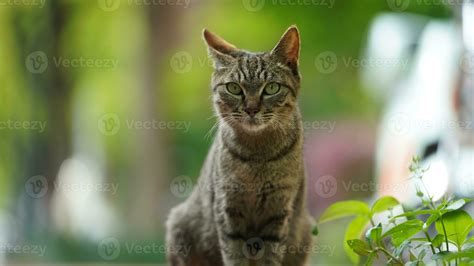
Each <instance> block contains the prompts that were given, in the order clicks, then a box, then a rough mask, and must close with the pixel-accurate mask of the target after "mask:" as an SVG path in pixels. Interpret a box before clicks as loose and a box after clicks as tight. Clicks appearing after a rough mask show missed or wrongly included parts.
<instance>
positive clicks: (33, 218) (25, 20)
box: [13, 1, 71, 232]
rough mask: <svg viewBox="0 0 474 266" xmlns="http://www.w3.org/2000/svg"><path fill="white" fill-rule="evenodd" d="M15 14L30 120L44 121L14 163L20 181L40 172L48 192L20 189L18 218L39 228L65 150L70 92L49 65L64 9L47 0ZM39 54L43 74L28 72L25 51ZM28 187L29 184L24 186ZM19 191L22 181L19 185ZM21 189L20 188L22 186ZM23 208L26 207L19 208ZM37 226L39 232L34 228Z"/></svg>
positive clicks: (31, 227) (56, 52)
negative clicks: (33, 194) (42, 57)
mask: <svg viewBox="0 0 474 266" xmlns="http://www.w3.org/2000/svg"><path fill="white" fill-rule="evenodd" d="M16 11H17V12H16V13H15V14H16V16H15V17H14V22H13V24H14V25H15V27H16V28H15V32H16V38H17V40H16V43H17V44H18V47H19V49H18V50H19V52H20V59H21V60H22V62H21V65H23V66H25V70H24V71H25V72H24V73H25V80H26V85H27V88H26V89H27V90H31V95H32V99H31V101H30V102H29V103H25V104H28V105H30V106H31V112H32V114H31V120H32V121H43V120H46V129H45V132H43V133H38V132H34V131H31V132H30V134H29V140H28V141H29V142H28V143H27V145H26V146H27V147H28V148H27V150H25V151H24V153H23V154H25V156H24V157H23V158H21V159H20V160H19V161H20V162H19V163H18V165H23V166H26V167H25V168H24V169H23V173H24V176H23V177H24V179H23V182H28V179H29V178H30V177H33V176H37V175H42V176H44V177H45V178H46V181H47V187H46V186H45V187H44V188H43V189H46V188H47V189H48V190H47V191H48V192H47V193H46V194H45V195H44V196H42V197H40V198H35V197H31V195H28V193H25V195H24V197H22V198H23V199H24V201H22V202H21V203H20V204H21V205H20V206H21V207H22V208H21V210H22V213H21V216H22V218H24V219H25V225H26V226H27V227H28V228H27V230H31V231H36V232H41V230H42V229H44V228H45V227H46V226H48V225H50V224H51V223H50V220H49V219H50V217H51V216H50V212H51V210H50V208H49V206H50V204H49V202H50V199H51V195H52V192H53V189H54V182H55V179H56V175H57V173H58V169H59V167H60V166H61V163H62V162H63V160H64V159H65V158H67V156H68V155H69V154H70V137H71V134H70V119H69V115H70V112H69V110H70V90H69V89H68V88H69V87H68V86H65V84H64V80H65V79H64V78H63V75H62V74H63V71H62V70H61V69H57V68H56V66H55V65H54V61H53V57H58V56H60V51H59V40H60V34H61V32H62V26H63V24H64V23H63V20H64V17H65V14H66V13H65V12H64V10H62V8H61V6H60V5H59V3H58V2H57V1H51V2H47V3H46V5H45V7H44V8H42V9H39V8H38V9H32V10H30V9H27V10H25V9H18V10H16ZM36 51H41V52H43V53H44V54H45V55H46V57H47V59H46V60H48V67H47V68H46V69H45V71H44V72H40V73H32V72H31V70H29V69H28V67H27V64H28V61H27V60H28V59H30V58H29V55H30V54H31V53H33V52H36ZM26 185H29V184H26ZM19 187H21V188H22V189H23V188H25V184H20V186H19ZM22 192H25V190H24V189H23V190H22ZM23 208H26V210H25V211H24V212H23ZM35 229H39V230H35Z"/></svg>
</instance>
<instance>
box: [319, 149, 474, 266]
mask: <svg viewBox="0 0 474 266" xmlns="http://www.w3.org/2000/svg"><path fill="white" fill-rule="evenodd" d="M409 169H410V172H411V173H412V178H416V179H419V180H420V181H421V182H420V183H421V184H422V185H423V186H424V183H423V175H424V173H425V172H426V171H427V170H428V169H423V168H422V167H421V166H420V158H419V157H414V158H413V160H412V163H411V165H410V168H409ZM425 191H427V190H426V188H425ZM417 196H418V197H419V198H420V199H421V203H422V207H420V208H418V209H415V210H411V211H407V210H403V206H401V205H400V203H399V202H398V200H397V199H395V198H394V197H390V196H386V197H382V198H379V199H378V200H377V201H376V202H375V203H374V204H373V205H372V206H371V207H370V206H369V205H367V203H365V202H362V201H357V200H347V201H340V202H336V203H334V204H332V205H331V206H329V207H328V208H327V209H326V210H325V212H324V213H323V214H322V215H321V217H320V219H319V224H321V223H325V222H328V221H332V220H335V219H340V218H344V217H349V216H355V218H354V219H353V220H352V221H351V222H350V223H349V225H348V227H347V229H346V233H345V236H344V250H345V251H346V254H347V255H348V256H349V258H350V259H351V261H352V262H353V263H354V264H359V263H360V258H361V257H366V261H365V264H366V265H372V262H373V260H374V258H379V256H380V255H381V254H383V255H384V256H385V257H386V258H387V259H388V264H390V265H424V261H425V262H426V261H430V262H433V261H436V262H438V263H439V264H442V265H450V264H451V263H453V262H454V263H455V264H456V265H458V264H461V265H474V237H473V236H471V237H469V233H470V232H471V230H472V227H473V219H472V217H471V216H470V215H469V214H468V213H467V212H465V211H463V210H461V208H462V207H463V206H464V205H465V204H466V203H468V202H470V201H471V199H457V200H455V199H453V198H446V197H445V198H443V199H442V200H440V201H438V202H435V201H433V198H432V197H431V196H430V195H428V193H427V195H426V196H425V195H424V193H423V192H422V191H421V190H420V189H419V188H417ZM396 206H400V209H402V213H401V214H397V215H394V211H393V209H394V207H396ZM382 212H388V213H389V215H388V217H387V219H386V220H385V221H384V222H383V223H378V224H375V222H374V215H375V214H377V213H382ZM419 217H425V218H419ZM400 220H403V221H402V222H400ZM433 226H434V228H435V229H436V232H437V234H436V235H430V234H429V228H430V227H433ZM313 232H314V233H315V234H316V233H317V232H318V231H317V229H315V230H314V231H313ZM364 232H365V234H364ZM419 234H421V235H423V236H424V237H416V236H417V235H419Z"/></svg>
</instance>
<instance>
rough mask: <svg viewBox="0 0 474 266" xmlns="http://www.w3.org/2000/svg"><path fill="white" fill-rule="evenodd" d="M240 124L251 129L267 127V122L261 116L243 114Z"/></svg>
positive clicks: (257, 129) (256, 129)
mask: <svg viewBox="0 0 474 266" xmlns="http://www.w3.org/2000/svg"><path fill="white" fill-rule="evenodd" d="M239 124H240V125H241V126H242V128H244V129H246V130H249V131H259V130H261V129H263V128H265V127H267V123H266V122H265V121H264V119H262V118H261V117H259V116H253V117H252V116H243V117H241V119H239Z"/></svg>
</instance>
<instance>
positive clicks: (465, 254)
mask: <svg viewBox="0 0 474 266" xmlns="http://www.w3.org/2000/svg"><path fill="white" fill-rule="evenodd" d="M461 258H470V259H474V247H473V248H468V249H465V250H463V251H459V252H450V251H441V252H439V253H436V254H434V255H433V256H431V259H433V260H439V259H441V260H444V261H450V260H454V259H461Z"/></svg>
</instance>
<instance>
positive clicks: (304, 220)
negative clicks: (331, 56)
mask: <svg viewBox="0 0 474 266" xmlns="http://www.w3.org/2000/svg"><path fill="white" fill-rule="evenodd" d="M203 35H204V40H205V41H206V43H207V46H208V50H209V54H210V56H211V58H212V59H213V62H214V73H213V75H212V82H211V88H212V93H213V104H214V108H215V112H216V115H217V117H218V118H217V119H218V129H217V133H216V136H215V139H214V142H213V144H212V146H211V148H210V151H209V154H208V156H207V159H206V161H205V164H204V167H203V169H202V171H201V175H200V178H199V181H198V184H197V186H196V188H195V189H194V190H193V192H192V194H191V195H190V197H189V198H188V199H187V200H186V202H184V203H182V204H181V205H179V206H177V207H175V208H174V209H172V211H171V214H170V216H169V218H168V221H167V223H166V227H167V236H166V241H167V246H168V250H169V252H168V259H169V261H170V263H171V264H172V265H210V266H215V265H239V266H241V265H291V266H295V265H303V264H305V262H306V260H307V257H308V252H309V250H311V232H310V231H311V221H312V219H311V218H310V216H309V214H308V211H307V208H306V203H305V201H306V181H305V170H304V166H303V151H302V147H303V131H302V123H301V115H300V111H299V108H298V103H297V96H298V93H299V87H300V75H299V72H298V57H299V50H300V37H299V32H298V29H297V28H296V27H295V26H292V27H290V28H289V29H288V30H287V31H286V32H285V33H284V35H283V36H282V37H281V39H280V41H279V42H278V44H277V45H276V46H275V48H273V50H272V51H270V52H263V53H252V52H248V51H244V50H241V49H238V48H236V47H235V46H234V45H232V44H230V43H228V42H226V41H225V40H223V39H222V38H220V37H219V36H217V35H215V34H213V33H211V32H209V31H207V30H204V33H203Z"/></svg>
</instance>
